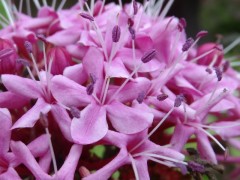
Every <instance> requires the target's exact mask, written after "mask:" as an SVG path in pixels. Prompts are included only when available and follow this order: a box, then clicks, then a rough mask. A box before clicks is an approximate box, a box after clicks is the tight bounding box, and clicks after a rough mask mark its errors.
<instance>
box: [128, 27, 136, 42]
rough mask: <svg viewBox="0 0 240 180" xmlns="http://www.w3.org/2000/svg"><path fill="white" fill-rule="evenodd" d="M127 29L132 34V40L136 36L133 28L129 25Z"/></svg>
mask: <svg viewBox="0 0 240 180" xmlns="http://www.w3.org/2000/svg"><path fill="white" fill-rule="evenodd" d="M128 30H129V32H130V34H131V36H132V40H134V39H135V38H136V33H135V29H133V28H132V27H131V26H129V28H128Z"/></svg>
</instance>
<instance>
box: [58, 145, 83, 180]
mask: <svg viewBox="0 0 240 180" xmlns="http://www.w3.org/2000/svg"><path fill="white" fill-rule="evenodd" d="M81 153H82V146H80V145H77V144H75V145H73V146H72V148H71V150H70V152H69V154H68V157H67V158H66V160H65V161H64V164H63V166H62V167H61V169H60V170H59V171H58V173H57V175H56V177H57V179H74V173H75V171H76V167H77V165H78V161H79V158H80V156H81Z"/></svg>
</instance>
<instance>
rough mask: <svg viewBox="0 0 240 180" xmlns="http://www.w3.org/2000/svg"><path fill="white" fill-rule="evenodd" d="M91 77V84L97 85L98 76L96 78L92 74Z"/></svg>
mask: <svg viewBox="0 0 240 180" xmlns="http://www.w3.org/2000/svg"><path fill="white" fill-rule="evenodd" d="M89 76H90V80H91V83H92V84H95V82H96V80H97V78H96V76H95V75H94V74H92V73H90V75H89Z"/></svg>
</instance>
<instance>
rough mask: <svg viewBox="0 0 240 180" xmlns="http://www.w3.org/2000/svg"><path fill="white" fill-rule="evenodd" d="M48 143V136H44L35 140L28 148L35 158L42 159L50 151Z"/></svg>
mask: <svg viewBox="0 0 240 180" xmlns="http://www.w3.org/2000/svg"><path fill="white" fill-rule="evenodd" d="M47 141H48V135H46V134H44V135H41V136H39V137H37V138H36V139H34V140H33V141H32V142H31V143H29V144H28V145H27V147H28V149H29V150H30V152H31V153H32V155H33V156H34V157H40V156H43V155H44V154H46V152H47V151H48V150H49V144H48V143H46V142H47Z"/></svg>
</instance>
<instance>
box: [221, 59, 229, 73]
mask: <svg viewBox="0 0 240 180" xmlns="http://www.w3.org/2000/svg"><path fill="white" fill-rule="evenodd" d="M229 67H230V62H229V61H225V62H224V63H223V65H222V72H226V71H227V70H228V68H229Z"/></svg>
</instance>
